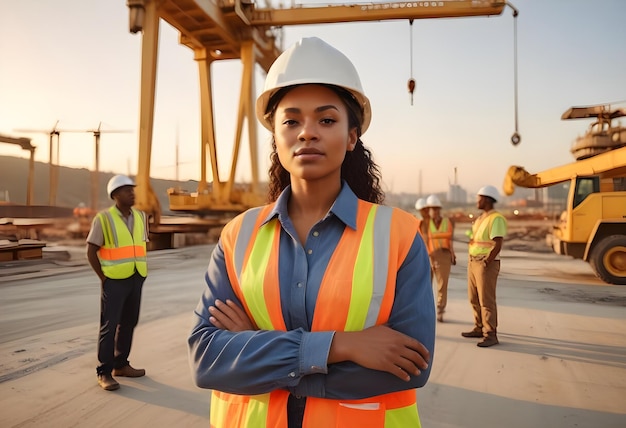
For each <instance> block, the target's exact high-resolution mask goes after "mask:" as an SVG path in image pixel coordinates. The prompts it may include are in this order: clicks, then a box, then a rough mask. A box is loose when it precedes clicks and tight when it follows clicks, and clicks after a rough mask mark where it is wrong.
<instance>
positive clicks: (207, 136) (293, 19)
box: [127, 0, 517, 231]
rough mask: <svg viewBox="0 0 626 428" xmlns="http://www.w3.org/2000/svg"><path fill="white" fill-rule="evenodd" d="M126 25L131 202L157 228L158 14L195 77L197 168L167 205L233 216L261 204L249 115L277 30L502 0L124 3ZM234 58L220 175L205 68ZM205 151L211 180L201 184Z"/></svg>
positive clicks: (455, 12) (483, 8) (414, 15)
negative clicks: (133, 82)
mask: <svg viewBox="0 0 626 428" xmlns="http://www.w3.org/2000/svg"><path fill="white" fill-rule="evenodd" d="M127 5H128V8H129V29H130V31H131V32H132V33H137V32H142V37H143V39H142V59H141V99H140V126H139V164H138V169H137V190H136V195H137V201H136V202H137V206H138V208H140V209H142V210H144V211H146V212H147V213H148V214H149V215H150V216H151V217H152V222H153V230H155V231H158V228H159V225H160V223H161V208H160V204H159V201H158V198H157V196H156V195H155V193H154V191H153V189H152V187H151V185H150V157H151V145H152V130H153V124H154V99H155V82H156V74H157V67H156V64H157V51H158V35H159V23H160V20H161V19H163V20H165V21H166V22H168V23H169V24H170V25H172V26H173V27H174V28H176V29H177V30H178V31H179V32H180V43H181V44H183V45H185V46H187V47H189V48H190V49H192V50H193V52H194V59H195V60H196V62H197V63H198V73H199V77H200V115H201V165H200V168H201V171H200V175H201V177H200V180H199V184H198V189H197V191H196V192H193V193H191V192H180V191H177V190H170V192H169V201H170V209H171V210H174V211H176V210H180V211H191V212H198V213H200V212H202V213H235V212H241V211H243V210H245V209H246V208H249V207H251V206H254V205H259V204H260V203H262V202H263V201H264V197H263V196H261V192H260V191H259V178H258V160H257V157H258V156H257V132H256V129H257V126H256V120H255V114H254V100H255V97H256V92H255V88H254V70H255V65H256V64H259V66H260V67H261V68H262V69H263V70H265V71H266V72H267V71H268V70H269V68H270V66H271V64H272V63H273V62H274V60H275V59H276V58H277V57H278V56H279V55H280V53H281V48H280V46H279V44H280V34H281V28H282V27H284V26H288V25H307V24H327V23H341V22H364V21H382V20H402V19H404V20H414V19H430V18H451V17H470V16H489V15H500V14H502V12H503V10H504V8H505V7H506V6H507V5H508V6H510V7H511V8H512V9H513V12H514V15H513V16H517V10H516V9H515V8H514V7H513V6H512V5H510V4H509V3H508V2H506V1H502V0H435V1H411V2H396V1H393V2H383V3H362V4H332V5H323V6H320V5H317V6H305V5H294V6H292V7H281V8H272V7H269V6H265V5H264V6H258V5H257V4H256V3H255V2H254V1H253V0H127ZM233 59H239V60H241V62H242V65H243V72H242V79H241V91H240V98H239V109H238V117H237V122H236V127H237V128H236V133H235V142H234V147H233V154H232V161H231V162H232V163H231V170H230V174H229V177H228V179H227V180H222V179H220V177H219V173H218V171H219V168H218V160H217V146H216V141H215V126H214V115H213V106H214V103H213V101H214V100H213V96H212V78H211V65H212V63H213V62H215V61H220V60H233ZM244 121H247V124H248V126H247V130H248V142H249V145H250V147H249V151H250V157H251V159H250V162H251V174H252V179H251V183H250V185H249V186H245V187H244V186H241V185H235V169H236V165H237V159H238V156H239V149H240V147H241V143H242V133H243V125H244ZM207 154H208V158H209V159H208V161H209V162H210V167H211V180H210V182H209V181H207Z"/></svg>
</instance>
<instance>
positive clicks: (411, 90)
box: [408, 78, 415, 105]
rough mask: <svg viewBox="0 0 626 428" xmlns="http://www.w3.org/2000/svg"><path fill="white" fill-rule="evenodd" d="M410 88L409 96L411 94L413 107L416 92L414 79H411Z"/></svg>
mask: <svg viewBox="0 0 626 428" xmlns="http://www.w3.org/2000/svg"><path fill="white" fill-rule="evenodd" d="M408 87H409V94H411V105H413V91H415V79H413V78H410V79H409V83H408Z"/></svg>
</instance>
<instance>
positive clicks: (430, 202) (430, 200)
mask: <svg viewBox="0 0 626 428" xmlns="http://www.w3.org/2000/svg"><path fill="white" fill-rule="evenodd" d="M426 207H428V208H441V201H440V200H439V198H438V197H437V195H430V196H429V197H427V198H426Z"/></svg>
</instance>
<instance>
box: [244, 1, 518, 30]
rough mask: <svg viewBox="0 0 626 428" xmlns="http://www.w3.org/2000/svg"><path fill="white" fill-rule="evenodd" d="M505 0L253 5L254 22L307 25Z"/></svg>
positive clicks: (440, 13)
mask: <svg viewBox="0 0 626 428" xmlns="http://www.w3.org/2000/svg"><path fill="white" fill-rule="evenodd" d="M505 6H506V2H504V1H490V0H482V1H481V0H478V1H476V0H474V1H409V2H387V3H361V4H358V3H357V4H342V5H328V6H302V7H295V8H285V9H252V10H251V12H250V14H249V22H250V24H251V25H272V26H281V25H306V24H332V23H339V22H358V21H382V20H394V19H429V18H454V17H464V16H465V17H467V16H488V15H500V14H501V13H502V11H503V10H504V7H505Z"/></svg>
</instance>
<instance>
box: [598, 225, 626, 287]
mask: <svg viewBox="0 0 626 428" xmlns="http://www.w3.org/2000/svg"><path fill="white" fill-rule="evenodd" d="M589 263H591V267H592V268H593V270H594V271H595V273H596V275H597V276H598V278H600V279H601V280H602V281H604V282H607V283H609V284H617V285H626V235H611V236H607V237H606V238H603V239H602V240H601V241H600V242H598V243H597V244H596V246H595V247H594V249H593V250H592V252H591V257H590V258H589Z"/></svg>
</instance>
